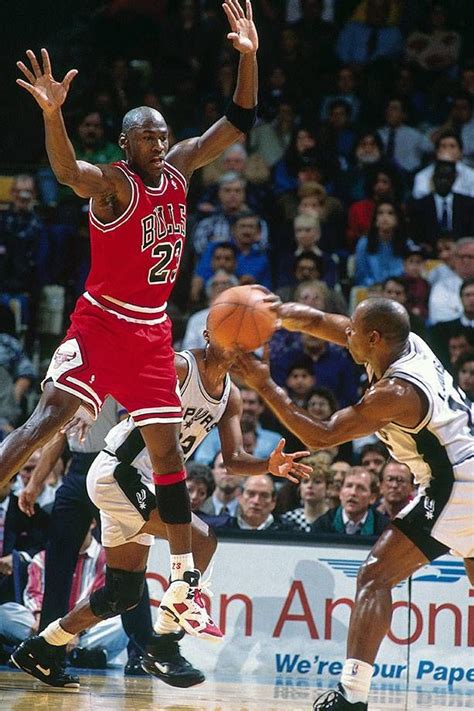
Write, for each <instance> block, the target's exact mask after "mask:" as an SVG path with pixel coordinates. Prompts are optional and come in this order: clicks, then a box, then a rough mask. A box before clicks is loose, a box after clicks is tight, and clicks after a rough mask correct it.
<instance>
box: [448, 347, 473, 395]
mask: <svg viewBox="0 0 474 711" xmlns="http://www.w3.org/2000/svg"><path fill="white" fill-rule="evenodd" d="M453 372H454V377H455V381H456V383H457V385H458V386H459V387H460V388H461V390H463V391H464V392H465V393H466V395H467V397H468V399H469V400H470V401H471V402H474V349H473V350H471V351H467V352H466V353H463V354H462V355H461V356H459V358H458V359H457V360H456V362H455V363H454V368H453Z"/></svg>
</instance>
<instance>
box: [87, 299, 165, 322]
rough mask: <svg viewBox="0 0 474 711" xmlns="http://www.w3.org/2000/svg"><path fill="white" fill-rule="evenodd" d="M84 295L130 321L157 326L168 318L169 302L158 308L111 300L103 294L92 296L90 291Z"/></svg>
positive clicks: (92, 302)
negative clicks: (167, 308)
mask: <svg viewBox="0 0 474 711" xmlns="http://www.w3.org/2000/svg"><path fill="white" fill-rule="evenodd" d="M83 297H84V298H85V299H87V301H89V303H91V304H92V305H93V306H97V307H98V308H99V309H102V310H103V311H106V312H107V313H110V314H112V315H113V316H116V317H117V318H120V319H123V320H124V321H128V322H130V323H146V324H148V325H149V326H155V325H157V324H159V323H164V322H165V321H166V319H167V318H168V315H167V314H166V311H165V309H166V307H167V303H165V304H163V306H160V307H159V308H156V309H151V308H150V309H147V308H145V307H140V306H133V305H132V304H124V303H122V302H117V301H109V300H108V299H105V298H104V297H103V296H91V294H89V292H88V291H85V292H84V294H83Z"/></svg>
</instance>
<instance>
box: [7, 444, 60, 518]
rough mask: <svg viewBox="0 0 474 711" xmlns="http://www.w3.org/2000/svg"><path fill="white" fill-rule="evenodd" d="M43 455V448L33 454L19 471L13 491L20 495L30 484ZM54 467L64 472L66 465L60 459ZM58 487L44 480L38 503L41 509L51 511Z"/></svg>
mask: <svg viewBox="0 0 474 711" xmlns="http://www.w3.org/2000/svg"><path fill="white" fill-rule="evenodd" d="M40 457H41V449H37V450H36V451H35V452H33V454H32V455H31V456H30V457H29V458H28V459H27V460H26V462H25V463H24V464H23V466H22V467H21V469H20V470H19V471H18V476H17V478H16V480H15V483H14V485H13V493H15V494H16V495H18V496H19V495H20V494H21V492H22V491H23V489H25V488H26V487H27V486H28V482H29V481H30V479H31V476H32V474H33V472H34V470H35V468H36V465H37V464H38V462H39V460H40ZM53 469H55V470H57V472H61V473H62V472H63V470H64V466H63V462H62V460H61V459H60V460H58V461H57V462H56V464H55V465H54V467H53ZM56 489H57V487H53V486H51V485H50V484H49V483H48V482H46V481H44V482H43V483H42V484H41V488H40V490H39V493H38V496H37V499H36V503H37V504H38V506H39V507H40V508H41V509H45V510H46V511H47V512H48V513H50V512H51V509H52V506H53V502H54V497H55V495H56Z"/></svg>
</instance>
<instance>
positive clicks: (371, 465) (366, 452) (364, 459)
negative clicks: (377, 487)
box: [359, 441, 390, 480]
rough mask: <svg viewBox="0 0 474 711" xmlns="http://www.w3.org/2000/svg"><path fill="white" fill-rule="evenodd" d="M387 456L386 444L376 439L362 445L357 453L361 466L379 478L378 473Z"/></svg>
mask: <svg viewBox="0 0 474 711" xmlns="http://www.w3.org/2000/svg"><path fill="white" fill-rule="evenodd" d="M389 456H390V454H389V451H388V449H387V448H386V446H385V445H384V444H382V442H379V441H376V442H373V443H370V444H366V445H364V446H363V447H362V449H361V450H360V453H359V460H360V464H361V466H362V467H363V468H364V469H365V470H366V471H368V472H369V474H374V475H376V476H378V477H379V480H380V474H381V472H382V469H383V468H384V466H385V463H386V462H387V460H388V458H389Z"/></svg>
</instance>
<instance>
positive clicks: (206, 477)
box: [186, 462, 214, 514]
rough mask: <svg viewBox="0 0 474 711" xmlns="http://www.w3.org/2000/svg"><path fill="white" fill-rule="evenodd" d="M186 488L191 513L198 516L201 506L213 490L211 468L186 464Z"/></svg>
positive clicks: (194, 463)
mask: <svg viewBox="0 0 474 711" xmlns="http://www.w3.org/2000/svg"><path fill="white" fill-rule="evenodd" d="M186 488H187V490H188V493H189V500H190V501H191V511H193V513H195V514H199V512H200V510H201V506H202V505H203V504H204V502H205V501H207V500H208V499H209V497H210V496H211V495H212V492H213V489H214V484H213V480H212V470H211V468H210V467H208V466H207V464H197V463H196V462H187V463H186Z"/></svg>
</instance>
